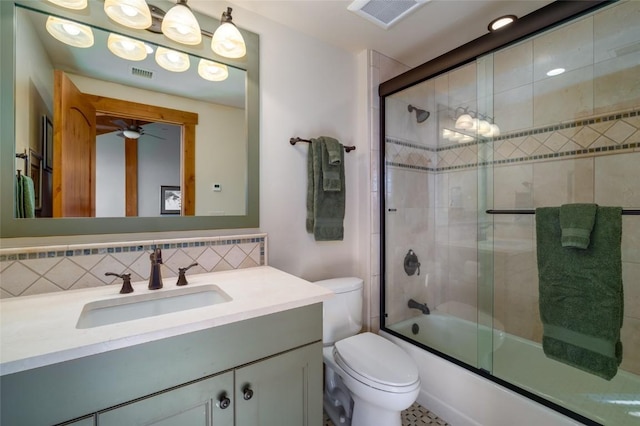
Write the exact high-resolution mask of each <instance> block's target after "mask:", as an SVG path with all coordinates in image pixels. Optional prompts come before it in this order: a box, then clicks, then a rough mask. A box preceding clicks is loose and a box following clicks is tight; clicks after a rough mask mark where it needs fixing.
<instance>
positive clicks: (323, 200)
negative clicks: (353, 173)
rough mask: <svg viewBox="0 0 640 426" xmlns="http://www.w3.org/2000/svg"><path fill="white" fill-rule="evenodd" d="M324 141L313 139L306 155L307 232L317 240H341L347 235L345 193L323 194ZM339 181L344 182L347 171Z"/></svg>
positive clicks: (341, 175) (343, 191) (326, 192)
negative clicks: (345, 228) (344, 222)
mask: <svg viewBox="0 0 640 426" xmlns="http://www.w3.org/2000/svg"><path fill="white" fill-rule="evenodd" d="M323 149H324V141H323V139H322V138H319V139H311V146H310V147H309V154H308V156H307V179H308V181H307V182H308V183H307V220H306V228H307V232H309V233H313V236H314V238H315V240H316V241H336V240H342V239H343V236H344V226H343V220H344V212H345V190H344V187H343V189H342V190H341V191H324V189H323V182H322V151H323ZM340 179H341V181H342V182H343V183H344V168H341V174H340Z"/></svg>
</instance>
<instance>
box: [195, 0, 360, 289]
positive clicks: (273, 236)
mask: <svg viewBox="0 0 640 426" xmlns="http://www.w3.org/2000/svg"><path fill="white" fill-rule="evenodd" d="M189 5H190V6H191V7H193V8H194V9H197V10H198V11H200V12H203V13H206V14H209V15H212V16H218V15H219V14H220V11H221V10H223V8H222V7H221V6H220V5H219V4H216V3H210V2H206V1H193V2H189ZM233 18H234V22H236V23H237V25H239V26H241V27H243V28H246V29H248V30H250V31H253V32H255V33H257V34H258V35H259V36H260V96H261V97H260V103H261V114H260V127H261V133H260V229H261V230H262V231H264V232H267V233H268V234H269V247H268V256H269V263H270V264H271V265H272V266H274V267H277V268H280V269H283V270H284V271H287V272H290V273H292V274H294V275H297V276H300V277H302V278H305V279H308V280H319V279H323V278H329V277H338V276H345V275H358V274H359V272H360V271H359V263H360V262H361V259H362V257H363V255H366V256H368V253H369V251H368V250H369V249H368V247H366V248H363V247H361V246H360V245H359V240H360V238H362V236H361V233H360V232H359V221H361V220H368V215H369V213H368V206H366V207H365V209H364V210H361V207H360V203H359V202H358V200H359V199H360V194H361V192H362V191H364V190H366V189H367V188H368V184H367V182H365V181H364V180H362V179H361V178H360V177H361V176H362V173H368V168H367V167H368V163H367V162H364V161H363V160H364V159H368V153H367V150H368V148H369V145H368V140H367V139H365V138H364V137H362V134H361V133H360V132H361V131H360V129H361V128H363V126H364V124H362V123H363V122H365V121H364V120H366V117H362V116H358V114H357V111H358V110H357V107H358V105H359V104H360V103H364V102H365V101H366V99H360V98H359V97H358V94H359V92H358V89H357V88H358V84H359V82H360V80H359V76H358V75H357V63H356V62H357V60H356V57H354V56H353V55H351V54H349V53H347V52H346V51H342V50H340V49H338V48H335V47H332V46H328V45H326V44H324V43H321V42H319V41H317V40H315V39H312V38H310V37H307V36H305V35H303V34H300V33H298V32H295V31H293V30H290V29H288V28H286V27H283V26H282V25H280V24H277V23H275V22H272V21H269V20H266V19H264V18H263V17H260V16H258V15H256V14H254V13H252V12H249V11H246V10H243V9H241V8H240V7H237V8H236V7H234V9H233ZM360 77H362V79H363V80H364V79H365V78H366V76H360ZM321 135H326V136H332V137H335V138H337V139H338V140H340V141H341V142H342V143H343V144H345V145H356V146H357V149H356V151H352V152H350V153H349V154H345V167H346V195H347V202H346V213H345V220H344V229H345V232H344V240H343V241H338V242H316V241H315V240H314V238H313V236H312V235H310V234H308V233H307V232H306V229H305V217H306V204H305V203H306V201H305V200H306V187H307V170H306V165H307V151H308V148H309V145H308V144H304V143H299V144H297V145H295V146H291V145H290V144H289V138H291V137H294V136H299V137H302V138H306V139H308V138H312V137H317V136H321ZM366 161H368V160H366ZM363 167H364V168H365V169H363ZM367 176H368V175H367ZM364 250H366V252H364ZM364 278H366V277H364Z"/></svg>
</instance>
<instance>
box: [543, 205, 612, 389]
mask: <svg viewBox="0 0 640 426" xmlns="http://www.w3.org/2000/svg"><path fill="white" fill-rule="evenodd" d="M621 214H622V209H621V208H619V207H598V208H597V212H596V220H595V225H594V227H593V231H592V233H591V243H590V245H589V247H588V248H587V249H584V250H579V249H575V248H567V247H562V243H561V235H562V231H561V228H560V208H558V207H544V208H538V209H536V237H537V255H538V278H539V292H540V300H539V303H540V319H541V320H542V323H543V326H544V334H543V338H542V347H543V350H544V353H545V354H546V355H547V357H549V358H551V359H554V360H557V361H560V362H563V363H565V364H568V365H571V366H573V367H576V368H579V369H581V370H584V371H587V372H589V373H592V374H595V375H597V376H600V377H602V378H604V379H607V380H610V379H611V378H612V377H613V376H615V374H616V372H617V369H618V366H619V365H620V362H621V361H622V343H621V342H620V328H621V327H622V318H623V304H624V302H623V292H622V262H621V248H620V242H621V236H622V217H621Z"/></svg>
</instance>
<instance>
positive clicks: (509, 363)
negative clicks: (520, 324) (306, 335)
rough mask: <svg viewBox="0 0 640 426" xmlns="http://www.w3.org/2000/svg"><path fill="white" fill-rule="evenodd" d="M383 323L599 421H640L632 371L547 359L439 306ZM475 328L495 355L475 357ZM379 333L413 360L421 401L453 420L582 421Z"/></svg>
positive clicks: (638, 380)
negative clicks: (607, 375)
mask: <svg viewBox="0 0 640 426" xmlns="http://www.w3.org/2000/svg"><path fill="white" fill-rule="evenodd" d="M414 324H416V325H417V329H419V330H417V329H416V326H414ZM388 328H389V329H390V330H392V331H394V332H396V333H399V334H402V335H404V336H407V337H410V338H412V339H413V340H415V341H418V342H420V343H422V344H423V345H425V346H428V347H431V348H433V349H436V350H438V351H440V352H444V353H447V354H456V355H455V357H454V358H456V359H457V360H460V361H462V362H464V363H466V364H469V365H472V366H476V365H479V366H480V367H483V368H485V366H489V367H490V368H487V369H488V370H490V371H491V372H492V374H493V376H495V377H497V378H499V379H501V380H504V381H505V382H508V383H510V384H513V385H516V386H518V387H519V388H521V389H524V390H526V391H530V392H531V393H534V394H537V395H544V398H545V399H546V400H548V401H551V402H553V403H555V404H557V405H559V406H562V407H566V408H567V409H569V410H571V411H573V412H576V413H578V414H581V415H582V416H584V417H586V418H589V419H593V420H594V421H596V422H598V423H601V424H604V425H616V426H622V425H640V377H638V376H637V375H634V374H631V373H628V372H626V371H622V370H619V371H618V374H617V375H616V376H615V377H614V378H613V379H612V380H611V381H606V380H604V379H601V378H599V377H597V376H594V375H591V374H588V373H585V372H583V371H581V370H578V369H575V368H572V367H569V366H567V365H564V364H562V363H560V362H557V361H553V360H550V359H548V358H547V357H546V356H545V355H544V352H543V351H542V347H541V345H540V344H537V343H535V342H532V341H529V340H525V339H522V338H520V337H517V336H514V335H510V334H508V333H505V332H502V331H493V330H491V329H488V328H486V327H482V326H478V325H477V324H476V323H475V322H471V321H466V320H462V319H460V318H457V317H455V316H451V315H449V314H446V313H444V314H443V313H439V312H438V311H437V310H434V311H433V313H432V314H431V315H422V316H419V317H415V318H412V319H409V320H406V321H403V322H400V323H398V324H394V325H392V326H389V327H388ZM414 331H417V334H414ZM479 333H482V334H486V336H484V338H486V339H488V338H489V337H490V336H491V334H488V333H493V357H491V354H490V353H488V354H487V355H486V356H485V357H482V356H481V357H479V358H478V349H477V348H478V342H482V341H483V340H481V339H479V338H478V337H479ZM380 335H381V336H383V337H385V338H387V339H389V340H391V341H393V342H394V343H396V344H398V345H399V346H400V347H402V348H403V349H405V350H406V351H407V352H408V353H409V355H411V357H412V358H413V359H414V360H415V361H416V363H417V364H418V370H419V372H420V380H421V382H422V389H421V391H420V395H419V396H418V403H420V404H421V405H423V406H425V407H427V408H428V409H429V410H431V411H433V412H434V413H435V414H437V415H438V416H439V417H441V418H443V419H444V420H446V421H447V422H449V423H450V424H452V425H454V426H464V425H486V426H512V425H514V424H517V425H519V426H528V425H531V426H539V425H541V424H544V425H545V426H565V425H581V424H583V423H581V422H578V421H576V420H573V419H571V418H569V417H567V416H564V415H563V414H561V413H559V412H558V411H555V410H552V409H550V408H548V407H546V406H544V405H542V404H540V403H537V402H535V401H534V400H532V399H529V398H526V397H524V396H522V395H520V394H519V393H517V392H514V391H511V390H509V389H508V388H506V387H504V386H501V385H499V384H497V383H495V382H493V381H491V380H487V379H485V378H483V377H482V376H480V375H478V374H475V373H474V372H472V371H470V370H468V369H467V368H464V367H461V366H459V365H457V364H455V363H453V362H450V361H447V360H446V359H444V358H442V357H440V356H438V355H435V354H432V353H431V352H429V351H426V350H423V349H421V348H420V347H418V346H416V345H414V344H411V343H409V342H407V341H405V340H403V339H400V338H399V337H397V336H395V335H393V334H391V333H389V332H386V331H384V330H381V331H380ZM484 341H486V342H491V340H484ZM489 347H491V346H489ZM485 352H489V351H485ZM478 363H479V364H478ZM491 363H492V365H491Z"/></svg>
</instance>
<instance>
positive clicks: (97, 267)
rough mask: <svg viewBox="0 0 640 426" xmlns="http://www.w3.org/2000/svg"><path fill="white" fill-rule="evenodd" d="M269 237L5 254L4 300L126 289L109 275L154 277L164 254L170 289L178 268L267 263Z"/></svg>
mask: <svg viewBox="0 0 640 426" xmlns="http://www.w3.org/2000/svg"><path fill="white" fill-rule="evenodd" d="M266 246H267V235H266V234H252V235H240V236H223V237H201V238H176V239H162V240H145V241H127V242H122V243H98V244H71V245H57V246H37V247H23V248H7V249H0V294H1V297H2V298H9V297H16V296H27V295H32V294H40V293H51V292H55V291H64V290H73V289H78V288H86V287H98V286H102V285H109V284H115V285H120V282H121V280H120V279H119V278H117V277H113V276H105V272H115V273H117V274H122V273H131V281H133V282H136V281H143V280H147V279H148V278H149V273H150V270H151V267H150V260H149V255H150V253H151V251H152V250H153V249H155V248H156V247H160V248H161V249H162V260H163V267H162V276H163V278H164V281H165V285H167V284H168V283H169V282H173V281H174V280H175V279H176V278H175V277H177V276H178V268H184V267H187V266H189V265H190V264H192V263H193V262H197V263H198V265H197V266H194V267H192V268H191V269H190V270H189V272H188V274H198V273H205V272H216V271H224V270H229V269H241V268H250V267H254V266H261V265H266V264H267V254H266V251H267V249H266Z"/></svg>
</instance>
